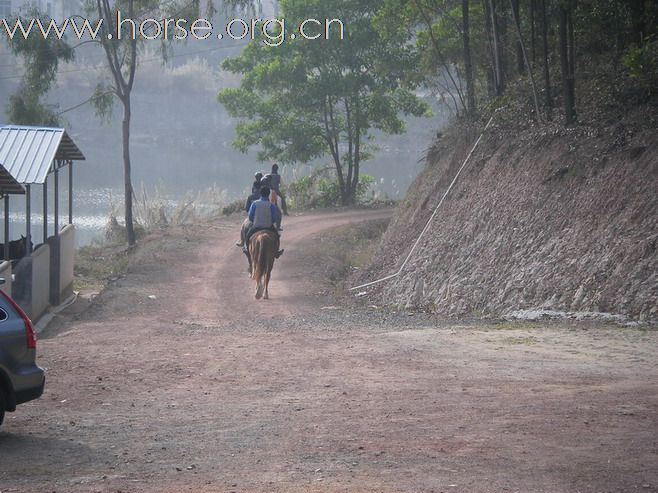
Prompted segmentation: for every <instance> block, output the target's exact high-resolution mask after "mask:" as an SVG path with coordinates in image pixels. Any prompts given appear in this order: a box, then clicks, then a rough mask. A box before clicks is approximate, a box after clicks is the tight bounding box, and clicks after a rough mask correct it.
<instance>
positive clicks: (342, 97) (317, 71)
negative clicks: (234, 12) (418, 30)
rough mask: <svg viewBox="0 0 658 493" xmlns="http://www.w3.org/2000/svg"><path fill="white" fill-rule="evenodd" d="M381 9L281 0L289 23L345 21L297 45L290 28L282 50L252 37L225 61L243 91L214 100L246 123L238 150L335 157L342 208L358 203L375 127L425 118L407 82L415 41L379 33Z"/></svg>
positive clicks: (291, 158)
mask: <svg viewBox="0 0 658 493" xmlns="http://www.w3.org/2000/svg"><path fill="white" fill-rule="evenodd" d="M380 4H381V2H380V0H353V1H350V2H345V1H342V0H306V1H302V0H281V1H280V2H279V7H280V9H281V15H282V16H283V18H284V19H285V22H286V27H290V26H299V25H300V23H301V22H303V20H304V19H309V18H312V19H340V20H341V21H342V24H341V23H339V22H334V23H331V24H329V36H328V39H326V40H325V39H315V40H309V39H304V38H303V37H302V36H299V33H297V37H296V38H295V39H291V34H292V33H291V32H284V33H282V34H284V35H285V41H284V42H283V43H281V45H279V46H277V47H270V46H267V45H266V44H265V43H263V42H260V41H258V40H255V41H254V42H252V43H250V44H249V45H248V46H247V47H245V49H244V50H243V52H242V54H241V55H240V56H239V57H235V58H231V59H227V60H225V61H224V63H223V67H224V68H225V69H227V70H229V71H231V72H233V73H236V74H240V75H241V76H242V81H241V85H240V87H239V88H231V89H225V90H223V91H221V92H220V93H219V96H218V99H219V101H220V102H221V103H222V104H224V106H225V107H226V108H227V111H228V112H229V114H230V115H231V116H233V117H236V118H239V119H240V121H239V123H238V124H237V127H236V131H237V137H236V140H235V142H234V145H235V146H236V147H237V148H238V149H240V150H242V151H246V150H247V149H248V148H250V147H252V146H260V150H259V159H261V160H277V161H281V162H287V163H293V162H309V161H311V160H313V159H315V158H320V157H322V156H326V155H328V156H331V158H332V160H333V165H334V168H335V171H336V176H337V179H338V186H339V191H340V201H341V203H342V204H344V205H349V204H353V203H354V202H355V199H356V193H357V190H358V184H359V177H360V166H361V163H362V162H363V161H364V160H366V159H368V158H369V157H370V153H369V150H371V149H372V147H371V145H370V142H371V139H372V131H373V130H379V131H382V132H384V133H389V134H397V133H401V132H403V131H404V129H405V125H404V121H403V120H402V119H401V118H400V115H401V114H405V115H409V114H410V115H416V116H423V115H427V114H429V107H428V105H427V104H426V103H424V102H423V101H422V100H421V99H419V98H418V97H416V96H415V95H414V93H413V92H412V90H413V86H414V83H413V82H412V81H411V80H409V79H408V77H407V74H409V73H414V70H415V64H416V63H417V57H416V53H415V50H414V49H413V46H412V45H411V44H410V42H409V35H408V34H407V33H406V32H404V31H402V30H400V31H398V33H397V34H396V35H395V36H392V35H389V36H382V35H381V33H380V31H379V30H378V29H377V28H376V27H375V25H374V24H373V18H374V17H375V16H376V14H377V12H378V8H379V7H380ZM307 27H308V28H307V29H306V34H307V35H308V36H314V35H316V34H320V35H322V36H324V28H320V27H319V26H315V25H314V26H307ZM310 27H315V28H316V31H313V32H311V31H312V29H310ZM342 28H344V39H341V29H342Z"/></svg>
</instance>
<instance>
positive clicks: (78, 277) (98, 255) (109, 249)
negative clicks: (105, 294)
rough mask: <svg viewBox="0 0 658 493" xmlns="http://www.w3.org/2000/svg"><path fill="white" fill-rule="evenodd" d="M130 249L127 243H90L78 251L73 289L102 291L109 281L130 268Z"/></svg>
mask: <svg viewBox="0 0 658 493" xmlns="http://www.w3.org/2000/svg"><path fill="white" fill-rule="evenodd" d="M128 262H129V250H128V248H127V247H126V246H125V245H109V244H108V245H89V246H83V247H80V248H79V249H78V250H77V251H76V257H75V267H74V274H75V277H74V281H73V289H75V290H76V291H80V292H85V291H100V290H102V289H103V288H104V287H105V286H106V285H107V283H108V282H109V281H111V280H114V279H117V278H119V277H121V276H122V275H124V274H125V273H126V271H127V270H128Z"/></svg>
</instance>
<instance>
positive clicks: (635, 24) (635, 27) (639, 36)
mask: <svg viewBox="0 0 658 493" xmlns="http://www.w3.org/2000/svg"><path fill="white" fill-rule="evenodd" d="M644 3H645V2H644V0H628V4H629V7H630V9H631V23H632V34H631V44H634V45H638V46H642V44H643V43H644V38H645V37H646V35H647V33H646V32H645V25H644V23H645V19H646V13H645V5H644Z"/></svg>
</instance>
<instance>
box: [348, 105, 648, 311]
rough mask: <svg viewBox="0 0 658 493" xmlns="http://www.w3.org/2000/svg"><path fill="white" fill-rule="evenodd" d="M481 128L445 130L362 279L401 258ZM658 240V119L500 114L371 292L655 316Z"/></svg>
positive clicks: (510, 307)
mask: <svg viewBox="0 0 658 493" xmlns="http://www.w3.org/2000/svg"><path fill="white" fill-rule="evenodd" d="M499 120H504V115H503V116H501V117H500V118H499ZM494 121H496V120H494ZM479 133H480V129H474V128H464V127H455V128H453V129H452V130H451V131H450V132H449V134H448V135H445V136H443V137H439V138H438V139H437V141H436V142H435V143H434V146H433V147H432V148H431V150H430V152H429V156H428V164H427V167H426V169H425V171H424V172H423V173H422V174H421V175H420V176H419V177H418V178H417V179H416V181H415V182H414V184H413V185H412V186H411V187H410V193H409V195H408V196H407V198H406V199H405V201H404V203H403V204H402V206H401V207H400V209H399V211H398V212H397V215H396V217H394V219H393V220H392V222H391V225H390V226H389V229H388V230H387V232H386V234H385V235H384V238H383V241H382V245H381V247H380V249H379V253H378V255H377V257H376V259H375V261H374V262H373V263H372V265H371V266H370V268H368V269H367V270H366V271H364V272H362V273H361V274H360V275H359V276H358V278H356V279H355V280H354V282H355V283H359V282H367V281H370V280H374V279H377V278H379V277H383V276H385V275H388V274H391V273H394V272H396V271H397V270H398V269H399V267H400V265H401V264H402V262H403V260H404V258H405V257H406V256H407V254H408V252H409V251H410V249H411V245H412V244H413V243H414V242H415V240H416V238H417V237H418V235H419V234H420V232H421V230H422V229H423V227H424V226H425V224H426V222H427V220H428V219H429V217H430V216H431V214H432V212H433V210H434V208H435V206H436V204H437V203H438V202H439V200H440V199H441V197H442V195H443V194H444V192H445V190H446V189H447V187H448V185H449V183H450V182H451V181H452V179H453V177H454V175H455V173H456V172H457V170H458V169H459V167H460V166H461V164H462V162H463V161H464V159H465V157H466V155H467V154H468V152H469V150H470V149H471V147H472V145H473V143H474V142H475V140H476V138H477V136H478V135H479ZM657 249H658V134H657V133H656V131H655V128H654V129H651V128H648V129H647V128H646V127H645V128H644V129H642V128H630V127H626V126H624V124H622V123H613V124H611V125H608V126H607V127H600V128H594V127H588V126H579V127H576V128H566V129H565V128H563V127H561V126H559V125H557V124H555V125H547V126H541V127H538V126H534V127H527V128H518V127H517V128H512V127H511V126H509V125H507V126H506V125H505V124H502V123H500V122H496V124H495V125H494V126H493V127H491V128H490V129H489V130H487V132H485V134H484V136H483V139H482V141H481V143H480V145H479V146H478V147H477V149H476V151H475V152H474V154H473V156H472V157H471V160H470V161H469V164H468V166H467V167H466V168H465V170H464V172H463V174H462V175H461V177H460V179H459V181H458V182H457V184H456V185H455V187H454V188H453V189H452V191H451V192H450V194H449V195H448V197H447V199H446V201H445V202H444V203H443V205H442V206H441V208H440V209H439V212H438V214H437V215H436V217H435V218H434V220H433V221H432V224H431V227H430V229H429V231H428V232H427V234H426V235H425V236H424V237H423V238H422V240H421V242H420V243H419V245H418V248H417V249H416V250H415V252H414V254H413V256H412V257H411V259H410V261H409V263H408V264H407V266H406V267H405V269H404V270H403V271H402V273H401V274H400V276H398V277H396V278H394V279H392V280H390V281H387V282H385V283H382V284H380V285H377V286H375V287H371V288H369V295H370V296H373V295H376V296H377V297H378V298H379V296H382V297H383V299H385V300H387V301H388V302H389V303H391V304H393V305H399V306H404V307H407V308H410V307H414V308H422V309H428V310H431V311H436V312H439V313H443V314H447V315H450V316H464V315H475V316H485V317H494V316H501V315H506V314H509V313H510V312H512V311H514V310H522V309H543V310H553V311H565V312H574V311H584V312H606V313H614V314H620V315H624V316H627V317H630V318H632V319H637V320H656V319H658V253H657Z"/></svg>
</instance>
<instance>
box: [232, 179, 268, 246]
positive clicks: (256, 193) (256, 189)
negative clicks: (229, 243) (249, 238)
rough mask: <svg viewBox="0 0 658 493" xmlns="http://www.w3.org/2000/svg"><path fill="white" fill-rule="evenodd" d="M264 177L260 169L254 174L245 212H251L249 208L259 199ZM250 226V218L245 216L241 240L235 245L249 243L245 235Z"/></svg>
mask: <svg viewBox="0 0 658 493" xmlns="http://www.w3.org/2000/svg"><path fill="white" fill-rule="evenodd" d="M262 179H263V173H261V172H260V171H257V172H256V173H255V174H254V183H252V185H251V195H249V197H247V202H246V204H245V209H244V210H245V212H246V213H247V214H249V209H250V208H251V204H252V203H253V202H254V201H255V200H258V198H259V197H260V189H261V188H262V186H261V180H262ZM249 228H251V221H250V220H249V218H248V217H247V218H245V220H244V222H243V223H242V227H241V228H240V241H237V242H236V243H235V246H239V247H243V246H245V245H246V244H247V243H246V241H245V235H246V234H247V231H249Z"/></svg>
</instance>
